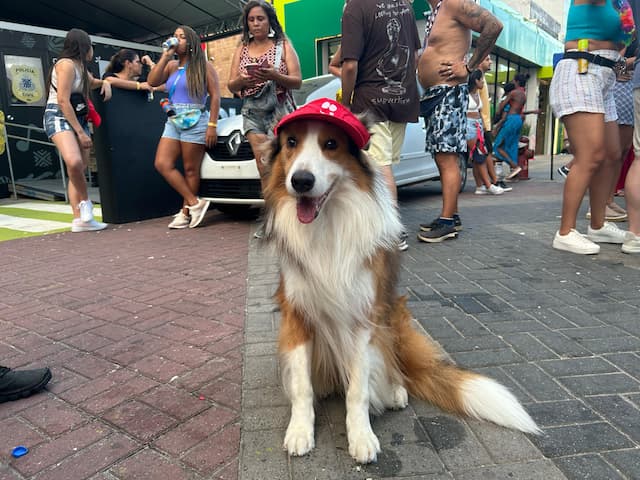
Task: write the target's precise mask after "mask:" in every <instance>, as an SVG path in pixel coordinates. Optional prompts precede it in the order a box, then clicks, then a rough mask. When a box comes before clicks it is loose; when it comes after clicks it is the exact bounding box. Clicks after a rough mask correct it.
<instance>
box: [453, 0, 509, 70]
mask: <svg viewBox="0 0 640 480" xmlns="http://www.w3.org/2000/svg"><path fill="white" fill-rule="evenodd" d="M456 3H458V7H459V11H458V12H456V13H457V15H456V16H455V17H456V20H458V22H460V23H461V24H462V25H463V26H464V27H466V28H468V29H469V30H472V31H474V32H477V33H479V34H480V36H479V37H478V39H477V40H476V49H475V50H474V52H473V56H472V57H471V59H470V60H469V63H468V67H469V70H471V71H473V70H475V69H476V68H478V65H479V64H480V62H482V60H484V58H485V57H486V56H487V55H489V52H491V49H492V48H493V46H494V45H495V43H496V40H497V39H498V35H500V32H501V31H502V23H501V22H500V20H498V19H497V18H496V17H494V16H493V15H492V14H491V13H490V12H489V11H488V10H487V9H485V8H482V7H481V6H480V5H478V4H477V3H476V2H475V0H459V1H458V2H456Z"/></svg>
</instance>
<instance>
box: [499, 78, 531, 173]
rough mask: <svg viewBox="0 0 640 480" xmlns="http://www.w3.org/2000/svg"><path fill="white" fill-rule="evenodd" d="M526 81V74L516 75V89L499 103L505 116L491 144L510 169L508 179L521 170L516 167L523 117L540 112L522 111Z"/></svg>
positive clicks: (525, 98)
mask: <svg viewBox="0 0 640 480" xmlns="http://www.w3.org/2000/svg"><path fill="white" fill-rule="evenodd" d="M528 79H529V75H528V74H523V73H519V74H518V75H516V78H515V79H514V80H515V84H516V88H515V89H513V90H511V91H510V92H509V94H508V95H507V98H505V99H504V100H503V101H502V102H501V103H500V110H502V109H503V108H504V111H505V112H506V114H507V115H506V117H505V118H504V121H501V123H502V126H501V127H500V131H499V132H498V134H497V135H496V139H495V141H494V143H493V152H494V155H495V156H496V158H497V159H498V160H501V161H504V162H507V163H508V164H509V167H511V173H510V174H509V175H508V176H507V178H508V179H511V178H514V177H515V176H516V175H518V173H520V171H521V170H522V168H521V167H519V166H518V142H519V141H520V132H521V131H522V122H523V121H524V116H525V115H528V114H530V113H540V110H530V111H526V112H525V111H524V105H525V103H527V94H526V92H525V90H524V87H525V85H526V84H527V80H528Z"/></svg>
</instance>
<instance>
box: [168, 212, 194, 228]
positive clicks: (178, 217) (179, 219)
mask: <svg viewBox="0 0 640 480" xmlns="http://www.w3.org/2000/svg"><path fill="white" fill-rule="evenodd" d="M190 222H191V217H189V216H187V215H185V214H184V212H183V211H182V210H180V211H179V212H178V213H176V214H175V215H174V216H173V220H172V221H171V223H170V224H169V228H188V227H189V223H190Z"/></svg>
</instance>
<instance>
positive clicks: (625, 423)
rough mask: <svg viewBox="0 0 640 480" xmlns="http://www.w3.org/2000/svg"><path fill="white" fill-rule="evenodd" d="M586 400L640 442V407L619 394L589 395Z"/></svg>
mask: <svg viewBox="0 0 640 480" xmlns="http://www.w3.org/2000/svg"><path fill="white" fill-rule="evenodd" d="M586 402H587V403H588V404H589V406H591V407H592V408H593V409H594V410H595V411H596V412H598V413H599V414H600V415H602V416H603V418H606V419H607V420H608V421H610V422H611V423H612V424H613V425H615V426H616V427H618V429H619V430H620V431H622V432H624V433H625V434H627V435H628V436H629V437H630V438H631V439H633V440H634V441H635V442H637V443H640V422H638V419H639V418H640V409H638V407H637V406H636V405H633V404H632V403H629V402H628V401H626V400H625V399H624V398H622V397H620V396H617V395H613V396H598V397H589V398H587V399H586Z"/></svg>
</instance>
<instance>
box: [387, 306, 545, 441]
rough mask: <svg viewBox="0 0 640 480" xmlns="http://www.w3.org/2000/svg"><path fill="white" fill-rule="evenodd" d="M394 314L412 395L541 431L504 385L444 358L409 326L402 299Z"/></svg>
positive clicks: (518, 427) (457, 411)
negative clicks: (459, 366)
mask: <svg viewBox="0 0 640 480" xmlns="http://www.w3.org/2000/svg"><path fill="white" fill-rule="evenodd" d="M394 317H395V318H394V319H393V323H394V324H395V325H393V327H394V330H395V332H396V334H397V335H398V336H397V338H396V340H397V343H396V352H397V354H398V360H399V363H400V368H401V370H402V371H403V374H404V375H405V378H406V381H407V385H406V386H407V390H408V391H409V393H410V394H411V395H412V396H414V397H417V398H421V399H423V400H426V401H428V402H430V403H433V404H434V405H436V406H438V407H439V408H442V409H443V410H445V411H448V412H451V413H455V414H458V415H463V416H470V417H474V418H478V419H483V420H489V421H491V422H494V423H496V424H498V425H502V426H504V427H508V428H514V429H516V430H520V431H523V432H527V433H534V434H539V433H541V430H540V429H539V428H538V426H537V425H536V423H535V422H534V421H533V419H532V418H531V417H530V416H529V414H528V413H527V412H526V411H525V410H524V408H523V407H522V405H520V402H518V400H517V399H516V397H515V396H514V395H513V394H512V393H511V392H510V391H509V390H508V389H507V388H506V387H504V386H503V385H501V384H499V383H498V382H496V381H495V380H492V379H490V378H487V377H485V376H482V375H479V374H476V373H473V372H470V371H467V370H463V369H461V368H458V367H456V366H455V365H452V364H450V363H449V362H447V361H446V360H444V358H443V356H442V352H441V351H440V349H439V348H438V347H437V346H436V345H435V344H434V343H433V342H432V341H431V340H429V339H428V338H427V337H426V336H424V335H422V334H421V333H419V332H418V331H416V330H415V329H414V328H413V326H412V325H411V322H412V321H413V320H412V318H411V314H410V312H409V310H408V309H407V308H406V306H405V304H404V299H403V300H401V303H400V305H399V308H398V309H397V310H396V315H394Z"/></svg>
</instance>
